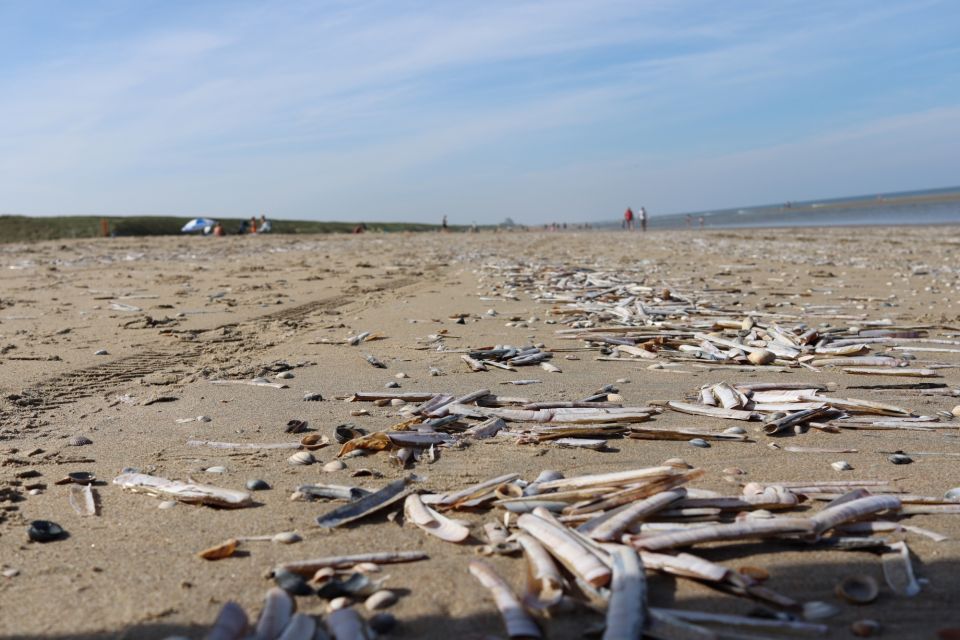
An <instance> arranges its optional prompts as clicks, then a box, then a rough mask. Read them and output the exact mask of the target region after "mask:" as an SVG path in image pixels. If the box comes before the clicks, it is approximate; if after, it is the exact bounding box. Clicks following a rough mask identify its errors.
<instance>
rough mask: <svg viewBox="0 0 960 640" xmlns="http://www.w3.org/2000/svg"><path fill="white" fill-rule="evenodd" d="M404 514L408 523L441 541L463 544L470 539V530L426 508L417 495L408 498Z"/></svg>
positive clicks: (413, 494) (404, 505)
mask: <svg viewBox="0 0 960 640" xmlns="http://www.w3.org/2000/svg"><path fill="white" fill-rule="evenodd" d="M403 512H404V515H405V516H406V519H407V521H408V522H412V523H413V524H415V525H416V526H418V527H420V528H421V529H423V530H424V531H426V532H427V533H429V534H430V535H432V536H436V537H437V538H440V539H441V540H446V541H447V542H463V541H464V540H466V539H467V538H469V537H470V529H468V528H467V527H465V526H464V525H462V524H460V523H459V522H455V521H453V520H451V519H450V518H448V517H446V516H444V515H442V514H440V513H438V512H436V511H434V510H433V509H431V508H430V507H428V506H426V505H425V504H423V502H421V500H420V496H419V495H417V494H416V493H411V494H410V495H408V496H407V499H406V500H405V501H404V504H403Z"/></svg>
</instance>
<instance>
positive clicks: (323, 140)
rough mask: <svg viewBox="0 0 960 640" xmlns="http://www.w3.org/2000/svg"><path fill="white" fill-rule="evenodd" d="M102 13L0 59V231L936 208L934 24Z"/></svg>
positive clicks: (69, 22) (942, 18) (774, 16)
mask: <svg viewBox="0 0 960 640" xmlns="http://www.w3.org/2000/svg"><path fill="white" fill-rule="evenodd" d="M123 6H124V5H123V4H122V3H121V4H113V3H110V2H106V1H103V2H94V3H93V4H92V5H89V6H88V8H87V9H88V10H87V11H85V12H82V15H81V14H75V13H73V12H71V11H70V8H69V6H68V5H65V7H64V11H63V12H62V16H61V21H60V23H58V24H56V25H54V28H53V29H52V32H53V33H50V34H46V33H44V32H40V31H38V32H36V33H34V34H33V35H34V37H33V39H32V42H33V44H31V45H30V46H29V47H28V48H27V50H26V51H21V50H19V49H18V52H19V53H18V55H13V52H12V51H6V50H5V49H4V47H15V46H16V47H23V46H24V45H23V44H22V42H15V41H13V40H10V41H9V43H8V44H6V45H4V44H0V56H2V55H4V54H10V55H8V56H7V59H8V60H11V61H12V63H11V64H9V65H7V67H6V69H5V70H3V71H0V95H4V96H6V97H5V99H4V100H3V101H0V211H9V212H22V213H28V214H55V213H77V214H80V213H90V214H98V213H99V214H124V213H155V214H166V213H183V214H189V215H194V214H196V215H200V214H205V215H214V216H226V215H235V216H243V215H251V214H254V213H260V212H263V211H267V212H269V213H271V214H272V215H274V216H276V217H303V218H310V217H316V218H340V219H345V218H351V219H359V218H364V219H368V220H370V219H374V218H376V219H382V220H390V219H416V220H434V219H437V218H439V216H440V215H443V214H444V213H451V214H454V213H455V216H463V217H464V218H469V219H470V220H476V221H478V222H481V221H497V220H500V219H502V218H503V217H504V216H506V215H510V216H512V217H514V218H515V219H528V220H529V221H531V222H542V221H547V220H554V219H557V220H564V221H571V222H572V221H580V220H590V219H594V220H595V219H601V218H609V217H611V216H613V215H616V212H618V211H620V210H622V208H623V206H625V204H632V205H634V206H636V205H639V204H641V203H643V204H646V205H647V206H648V208H649V209H652V210H654V211H659V212H674V211H680V210H687V209H708V208H719V207H723V206H734V205H738V204H749V203H754V202H763V201H768V200H773V201H776V200H786V199H799V198H800V197H801V196H809V197H818V196H821V195H843V194H846V193H851V192H853V193H856V192H859V191H886V190H890V189H891V188H893V187H894V185H895V186H896V188H910V187H915V186H936V185H938V184H940V182H939V181H938V180H936V179H935V178H938V177H943V179H944V180H948V181H949V179H950V178H949V177H948V174H949V172H948V170H947V169H946V166H948V165H947V162H946V160H945V157H944V155H943V151H944V147H945V146H949V143H953V144H955V143H956V142H957V141H958V137H960V127H958V126H957V121H956V110H957V108H958V107H960V90H958V89H957V87H958V86H960V83H958V82H956V81H957V80H960V78H957V75H958V71H957V70H955V69H954V68H953V65H952V64H951V60H952V57H951V56H950V55H949V52H950V51H952V50H955V44H954V40H953V39H952V38H951V34H950V28H949V24H951V22H950V19H951V18H960V9H955V8H954V5H953V4H952V3H949V2H936V1H930V2H925V3H913V2H893V3H885V4H883V5H876V4H875V3H868V2H860V3H858V2H854V3H843V4H842V5H840V4H837V3H832V2H816V1H814V2H783V3H776V4H769V3H766V2H745V3H741V4H740V5H738V11H737V12H731V11H729V10H728V8H725V7H718V6H717V5H715V3H708V2H700V1H693V0H691V1H689V2H676V3H674V2H671V3H660V2H646V3H635V2H620V1H618V0H603V1H598V2H595V3H583V2H537V1H532V2H496V1H495V2H489V3H482V4H475V3H463V4H460V3H386V2H358V3H353V2H351V3H335V2H333V3H323V4H311V3H304V4H285V3H284V4H279V3H278V4H272V3H253V2H249V3H248V2H230V3H202V4H199V3H198V4H194V3H181V4H177V3H161V4H159V5H156V6H154V7H153V9H152V11H154V12H159V13H156V14H155V15H154V14H150V13H149V12H148V11H147V10H146V9H141V10H139V11H138V10H130V9H127V10H123ZM127 6H128V7H129V5H127ZM142 6H143V7H146V6H148V5H145V4H144V5H142ZM36 11H39V9H37V10H36ZM4 12H6V14H7V15H4ZM36 17H37V16H34V15H31V12H30V11H29V10H27V9H24V7H23V6H22V5H21V6H12V8H11V7H9V6H8V5H5V6H4V8H0V23H3V22H4V20H3V19H4V18H6V19H7V20H6V23H7V24H10V21H11V20H12V21H13V22H14V23H17V22H20V23H24V24H26V23H32V24H36V20H35V18H36ZM81 18H82V19H81ZM953 23H955V21H954V22H953ZM905 32H909V33H910V34H911V35H912V37H911V38H905V37H904V33H905ZM3 35H4V31H3V27H0V38H2V36H3ZM54 36H57V37H54ZM911 61H917V62H916V63H914V64H920V63H922V65H923V66H922V69H920V71H922V73H917V72H914V71H915V70H914V69H911V68H910V67H909V66H905V65H909V64H910V63H911ZM885 69H886V70H891V69H892V70H894V75H891V74H890V73H889V72H887V73H885V71H884V70H885ZM908 71H909V72H910V73H907V72H908ZM936 132H939V137H938V136H937V135H935V134H936ZM894 148H899V149H900V150H899V152H894ZM904 149H907V150H908V152H906V153H905V152H904ZM865 150H867V151H871V152H870V153H869V154H867V153H862V152H863V151H865ZM861 153H862V155H858V154H861ZM825 154H827V155H828V156H829V157H831V158H844V159H845V161H846V163H845V164H844V167H843V170H842V171H836V170H834V171H827V170H823V166H824V163H823V162H822V161H818V160H817V158H818V157H820V158H822V157H824V155H825ZM801 158H802V159H804V162H809V163H811V164H810V166H806V165H804V164H803V162H801V161H800V160H799V159H801ZM871 176H872V177H871ZM798 194H799V195H798Z"/></svg>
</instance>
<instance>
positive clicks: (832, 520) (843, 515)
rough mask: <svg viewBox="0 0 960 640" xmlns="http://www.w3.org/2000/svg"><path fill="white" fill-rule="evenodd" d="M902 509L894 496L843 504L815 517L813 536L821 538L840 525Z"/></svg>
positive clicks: (813, 517)
mask: <svg viewBox="0 0 960 640" xmlns="http://www.w3.org/2000/svg"><path fill="white" fill-rule="evenodd" d="M900 507H901V503H900V500H899V499H898V498H895V497H894V496H867V497H865V498H858V499H856V500H851V501H849V502H843V503H841V504H837V505H835V506H833V507H827V508H826V509H824V510H823V511H820V512H819V513H817V514H815V515H813V516H812V517H811V518H810V522H811V523H812V524H813V534H814V535H816V536H819V535H820V534H822V533H823V532H824V531H827V530H828V529H832V528H833V527H835V526H837V525H838V524H842V523H844V522H849V521H850V520H856V519H857V518H862V517H863V516H866V515H870V514H873V513H877V512H879V511H886V510H891V511H896V510H899V509H900Z"/></svg>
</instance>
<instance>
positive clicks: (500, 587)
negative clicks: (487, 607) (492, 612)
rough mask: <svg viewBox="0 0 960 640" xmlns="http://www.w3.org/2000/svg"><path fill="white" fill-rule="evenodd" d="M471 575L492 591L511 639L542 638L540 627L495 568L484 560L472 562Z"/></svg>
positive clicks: (470, 566) (470, 565)
mask: <svg viewBox="0 0 960 640" xmlns="http://www.w3.org/2000/svg"><path fill="white" fill-rule="evenodd" d="M469 569H470V573H471V575H473V577H475V578H476V579H477V580H479V581H480V584H482V585H483V586H484V587H486V588H487V589H489V590H490V594H491V595H492V596H493V601H494V603H495V604H496V606H497V609H498V610H499V611H500V615H501V616H502V617H503V622H504V625H505V626H506V628H507V636H508V637H510V638H540V637H542V635H541V632H540V627H538V626H537V624H536V622H534V620H533V618H531V617H530V616H529V615H527V612H526V611H524V609H523V605H522V604H521V603H520V600H519V599H517V596H516V594H515V593H514V592H513V589H511V588H510V585H508V584H507V583H506V581H504V579H503V578H501V577H500V576H499V574H497V572H496V571H494V569H493V567H491V566H490V565H489V564H487V563H486V562H484V561H483V560H471V561H470V564H469Z"/></svg>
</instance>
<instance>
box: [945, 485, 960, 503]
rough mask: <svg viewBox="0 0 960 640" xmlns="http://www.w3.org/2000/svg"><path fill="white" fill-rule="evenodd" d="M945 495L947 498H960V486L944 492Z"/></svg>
mask: <svg viewBox="0 0 960 640" xmlns="http://www.w3.org/2000/svg"><path fill="white" fill-rule="evenodd" d="M943 497H944V498H946V499H947V500H960V487H954V488H953V489H950V491H947V492H946V493H945V494H943Z"/></svg>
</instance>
